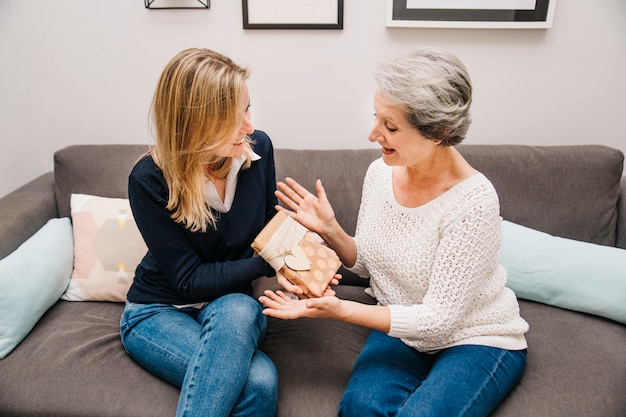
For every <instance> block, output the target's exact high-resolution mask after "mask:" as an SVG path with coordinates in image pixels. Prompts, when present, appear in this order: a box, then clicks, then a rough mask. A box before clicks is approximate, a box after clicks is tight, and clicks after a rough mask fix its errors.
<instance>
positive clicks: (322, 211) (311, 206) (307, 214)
mask: <svg viewBox="0 0 626 417" xmlns="http://www.w3.org/2000/svg"><path fill="white" fill-rule="evenodd" d="M277 187H278V190H277V191H276V197H278V199H279V200H280V201H282V202H283V203H284V204H285V206H287V207H288V208H289V209H291V210H292V213H291V216H292V217H293V218H294V219H295V220H296V221H297V222H298V223H300V224H302V225H303V226H304V227H306V228H307V229H309V230H311V231H313V232H316V233H318V234H319V235H321V236H322V237H323V236H324V235H325V233H326V232H327V231H328V230H329V229H330V227H331V225H333V223H334V222H335V221H336V220H335V212H334V211H333V208H332V206H331V205H330V202H329V201H328V198H327V197H326V191H325V190H324V187H323V186H322V182H321V181H320V180H317V181H316V182H315V190H316V192H317V196H315V195H313V194H312V193H310V192H309V191H308V190H307V189H306V188H304V187H303V186H301V185H300V184H298V183H297V182H296V181H295V180H293V179H291V178H286V179H285V182H278V183H277ZM277 208H278V209H279V210H284V208H283V207H277Z"/></svg>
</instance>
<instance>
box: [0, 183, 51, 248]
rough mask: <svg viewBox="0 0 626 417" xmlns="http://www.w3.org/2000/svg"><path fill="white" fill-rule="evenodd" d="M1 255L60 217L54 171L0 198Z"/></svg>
mask: <svg viewBox="0 0 626 417" xmlns="http://www.w3.org/2000/svg"><path fill="white" fill-rule="evenodd" d="M0 213H1V214H0V237H1V238H0V259H2V258H4V257H5V256H7V255H8V254H10V253H11V252H13V251H14V250H15V249H17V248H18V246H20V245H21V244H22V243H23V242H24V241H26V240H27V239H28V238H29V237H31V236H32V235H34V234H35V232H36V231H37V230H39V229H40V228H41V227H42V226H43V225H44V224H46V222H47V221H48V220H50V219H51V218H54V217H58V211H57V203H56V199H55V197H54V175H53V173H52V172H48V173H46V174H43V175H41V176H40V177H38V178H35V179H34V180H32V181H31V182H29V183H27V184H26V185H24V186H22V187H20V188H18V189H17V190H15V191H13V192H11V193H9V194H7V195H5V196H4V197H2V198H0Z"/></svg>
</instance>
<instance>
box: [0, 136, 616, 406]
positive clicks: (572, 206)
mask: <svg viewBox="0 0 626 417" xmlns="http://www.w3.org/2000/svg"><path fill="white" fill-rule="evenodd" d="M146 150H147V146H146V145H84V146H83V145H80V146H72V147H68V148H65V149H62V150H60V151H58V152H57V154H56V155H55V167H56V168H57V172H56V174H55V175H56V180H57V181H58V183H57V184H55V187H56V191H57V194H56V197H57V201H58V204H59V212H58V213H56V214H55V215H60V214H61V213H65V215H66V216H67V215H69V213H70V206H69V199H70V194H71V193H85V194H92V195H100V196H104V197H118V198H126V197H127V196H126V187H127V175H128V172H129V171H130V167H131V166H132V165H133V163H134V161H135V160H136V158H138V157H139V156H140V155H141V154H142V153H143V152H145V151H146ZM459 150H460V151H461V152H462V153H463V154H464V155H465V156H466V157H467V159H468V160H469V161H470V163H472V164H473V165H474V166H475V167H476V168H477V169H479V170H480V171H482V172H483V173H484V174H485V175H486V176H487V177H488V178H490V179H491V180H492V181H493V182H494V184H495V186H496V189H497V190H498V193H499V195H500V200H501V203H502V214H503V216H504V218H505V219H507V220H510V221H513V222H516V223H518V224H522V225H525V226H528V227H532V228H534V229H537V230H542V231H544V232H547V233H551V234H554V235H557V236H562V237H566V238H570V239H580V240H585V241H590V242H594V243H603V244H609V245H611V242H610V241H611V240H612V241H613V243H614V242H615V239H616V233H615V230H614V229H613V231H611V230H610V229H611V224H613V228H614V227H615V222H616V220H615V219H616V211H617V209H616V207H617V205H616V204H615V203H616V201H617V200H616V199H617V191H616V190H617V189H618V187H619V186H618V183H619V178H620V177H621V176H622V168H621V166H622V164H623V159H622V158H623V156H622V154H621V152H619V151H617V150H611V149H605V148H604V147H594V146H591V147H582V148H580V147H572V148H570V147H555V148H548V147H545V148H544V147H523V146H522V147H519V146H517V145H461V147H460V148H459ZM379 155H380V153H379V151H378V150H376V149H362V150H346V151H343V150H338V151H300V150H288V149H277V150H276V168H277V178H278V179H283V178H284V177H285V176H286V175H289V176H292V177H294V178H295V179H297V180H300V181H302V183H303V184H304V185H305V186H307V187H308V188H310V189H312V186H313V183H314V180H315V179H316V178H321V179H322V181H323V183H324V185H325V187H326V189H327V192H328V194H329V199H330V200H331V202H332V203H333V205H334V208H335V210H336V211H337V217H338V219H339V221H340V222H341V223H342V224H343V225H344V226H345V227H346V228H347V230H348V231H349V232H353V231H354V225H355V224H356V212H357V210H358V206H359V202H360V196H361V185H362V176H363V174H364V173H365V169H366V168H367V166H368V165H369V163H370V162H371V160H373V159H375V158H378V157H379ZM40 185H41V184H40ZM26 191H27V192H30V191H28V190H26ZM42 192H45V191H42ZM33 201H36V200H34V199H33ZM610 201H613V202H614V205H613V206H610V205H609V202H610ZM3 204H5V200H4V199H0V208H2V207H3ZM24 204H26V203H24ZM18 206H19V204H18ZM12 207H16V206H12ZM621 207H623V205H622V206H621ZM622 212H623V209H622ZM37 215H41V214H37ZM44 215H47V214H44ZM29 216H30V215H27V216H22V213H21V212H19V210H14V211H13V212H12V214H11V217H12V218H11V219H6V218H5V217H4V216H3V217H0V231H3V235H2V236H3V239H2V240H0V253H2V250H6V249H5V246H6V245H5V243H4V242H3V240H4V236H5V235H4V230H5V229H3V227H4V224H8V223H18V222H28V221H30V219H31V217H29ZM13 218H15V219H18V220H17V221H16V220H14V219H13ZM622 218H623V217H622ZM43 223H45V221H43ZM43 223H40V224H39V227H40V226H41V225H42V224H43ZM621 227H622V230H621V232H622V233H624V232H625V231H624V227H623V226H621ZM13 230H14V229H13ZM32 233H34V231H33V232H31V234H32ZM23 234H25V233H22V232H20V235H23ZM617 236H619V234H617ZM622 240H623V239H622ZM347 275H349V274H347ZM353 278H354V277H347V278H344V279H343V280H342V286H339V287H338V292H339V293H340V295H341V296H342V297H349V298H357V299H362V300H363V301H366V300H370V302H371V299H369V298H368V297H367V296H366V295H365V294H364V293H363V287H356V286H350V285H349V283H353V282H354V283H358V285H366V284H367V280H362V279H354V281H352V279H353ZM255 284H256V285H255V290H256V291H260V290H262V287H263V285H272V282H271V280H269V279H265V280H261V281H259V282H258V284H257V283H255ZM520 307H521V314H522V317H524V319H526V320H527V321H528V322H529V324H530V331H529V333H528V335H527V337H528V342H529V354H528V367H527V371H526V374H525V375H524V377H523V379H522V381H521V383H520V384H519V385H518V386H517V387H516V388H515V390H514V391H513V392H512V393H511V395H509V396H508V397H507V398H506V399H505V400H504V402H503V403H502V404H501V405H500V406H499V407H498V408H497V409H496V410H495V411H494V413H493V416H495V417H536V416H546V417H548V416H554V417H561V416H578V415H584V416H586V417H613V416H619V415H623V410H625V409H626V397H624V395H623V387H624V386H626V362H625V361H624V360H623V358H624V357H626V326H624V325H622V324H619V323H616V322H614V321H611V320H607V319H604V318H601V317H597V316H592V315H589V314H584V313H577V312H573V311H568V310H564V309H560V308H556V307H552V306H548V305H545V304H541V303H534V302H530V301H524V300H522V301H521V302H520ZM122 308H123V305H122V304H121V303H103V302H89V303H70V302H66V301H59V302H58V303H57V304H56V305H55V306H53V307H52V308H51V309H50V310H48V312H47V313H46V314H45V315H44V316H43V318H42V319H41V320H40V322H39V323H38V324H37V325H36V326H35V328H34V329H33V331H32V332H31V333H30V334H29V336H28V337H27V338H26V339H24V341H23V342H22V343H21V344H20V345H19V346H18V347H17V348H16V349H15V350H14V351H13V352H11V354H10V355H9V356H8V357H7V358H5V359H4V360H1V361H0V375H1V377H0V415H3V416H16V415H22V416H23V415H30V416H37V415H40V416H47V417H57V416H63V417H66V416H70V415H72V416H90V417H98V416H116V417H127V416H128V417H131V416H132V417H143V416H151V417H159V416H172V415H174V410H175V407H176V402H177V399H178V390H177V389H176V388H174V387H172V386H170V385H168V384H166V383H164V382H162V381H160V380H159V379H157V378H155V377H154V376H152V375H151V374H149V373H147V372H146V371H144V370H143V369H142V368H141V367H139V366H137V365H136V364H135V363H134V362H133V361H132V360H131V359H130V358H129V357H128V355H126V354H125V352H124V349H123V347H122V345H121V342H120V339H119V316H120V314H121V310H122ZM366 334H367V330H365V329H363V328H358V327H354V326H345V325H343V324H339V323H330V322H328V321H324V320H319V321H314V320H306V321H305V320H303V321H298V322H296V321H284V322H281V321H276V320H269V322H268V331H267V338H266V341H265V343H264V345H263V346H262V349H263V350H264V351H266V352H267V353H268V354H269V355H270V357H271V358H272V359H273V360H274V361H275V363H276V365H277V368H278V370H279V384H280V386H279V391H280V393H279V410H278V416H279V417H286V416H288V417H326V416H336V405H337V404H338V401H339V399H340V397H341V393H342V390H343V387H344V386H345V383H346V382H347V379H348V378H349V371H350V368H351V366H352V364H353V363H354V360H356V357H357V355H358V351H359V350H360V346H361V344H362V343H363V342H364V340H365V336H366Z"/></svg>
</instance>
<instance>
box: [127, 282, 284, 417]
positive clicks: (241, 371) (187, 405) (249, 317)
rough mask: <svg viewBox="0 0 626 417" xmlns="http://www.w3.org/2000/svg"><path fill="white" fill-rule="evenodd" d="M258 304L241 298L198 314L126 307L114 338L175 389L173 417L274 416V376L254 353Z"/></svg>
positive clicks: (261, 329) (261, 325) (260, 328)
mask: <svg viewBox="0 0 626 417" xmlns="http://www.w3.org/2000/svg"><path fill="white" fill-rule="evenodd" d="M264 334H265V316H264V315H263V314H262V313H261V306H260V305H259V303H258V302H257V301H256V300H255V299H254V298H252V297H250V296H247V295H245V294H228V295H225V296H222V297H220V298H218V299H216V300H214V301H212V302H211V303H209V304H208V305H207V306H205V307H204V308H202V309H195V308H184V309H178V308H176V307H174V306H172V305H168V304H133V303H126V307H125V309H124V312H123V314H122V319H121V336H122V343H123V344H124V348H125V349H126V351H127V352H128V353H129V354H130V356H131V357H132V358H133V359H134V360H135V361H136V362H138V363H139V364H140V365H141V366H143V367H144V368H145V369H147V370H148V371H150V372H152V373H153V374H155V375H157V376H158V377H160V378H162V379H164V380H166V381H168V382H170V383H171V384H173V385H176V386H177V387H180V388H181V393H180V397H179V400H178V409H177V411H176V416H178V417H182V416H185V417H192V416H202V417H207V416H212V417H213V416H237V417H240V416H268V417H269V416H272V417H273V416H274V415H275V413H276V402H277V398H278V376H277V373H276V368H275V366H274V363H273V362H272V361H271V360H270V359H269V358H268V357H267V356H266V355H265V354H264V353H262V352H261V351H259V349H258V347H259V345H260V344H261V341H262V338H263V337H264Z"/></svg>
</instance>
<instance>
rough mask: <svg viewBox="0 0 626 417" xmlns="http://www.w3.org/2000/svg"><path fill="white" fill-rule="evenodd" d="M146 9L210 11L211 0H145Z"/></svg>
mask: <svg viewBox="0 0 626 417" xmlns="http://www.w3.org/2000/svg"><path fill="white" fill-rule="evenodd" d="M143 3H144V6H145V7H146V9H152V10H155V9H208V8H209V7H211V0H144V2H143Z"/></svg>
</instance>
